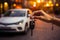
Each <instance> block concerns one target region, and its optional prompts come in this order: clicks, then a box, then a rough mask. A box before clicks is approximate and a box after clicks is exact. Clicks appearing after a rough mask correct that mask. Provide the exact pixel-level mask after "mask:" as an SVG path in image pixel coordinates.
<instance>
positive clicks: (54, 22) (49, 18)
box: [33, 11, 60, 26]
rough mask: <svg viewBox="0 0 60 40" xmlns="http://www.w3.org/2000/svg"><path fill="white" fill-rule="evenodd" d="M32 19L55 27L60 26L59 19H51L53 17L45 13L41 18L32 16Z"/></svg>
mask: <svg viewBox="0 0 60 40" xmlns="http://www.w3.org/2000/svg"><path fill="white" fill-rule="evenodd" d="M42 12H43V11H42ZM33 18H34V19H39V20H43V21H45V22H49V23H53V24H55V25H57V26H60V19H59V18H56V17H53V16H51V15H49V14H47V13H45V12H43V15H42V16H33Z"/></svg>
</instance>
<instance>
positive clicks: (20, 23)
mask: <svg viewBox="0 0 60 40" xmlns="http://www.w3.org/2000/svg"><path fill="white" fill-rule="evenodd" d="M31 13H32V11H31V10H29V9H11V10H8V11H7V12H6V13H5V14H4V17H1V18H0V32H27V29H28V28H29V26H30V25H29V24H30V17H29V15H30V14H31Z"/></svg>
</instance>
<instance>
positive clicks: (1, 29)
mask: <svg viewBox="0 0 60 40" xmlns="http://www.w3.org/2000/svg"><path fill="white" fill-rule="evenodd" d="M0 31H16V29H10V28H8V29H4V28H0Z"/></svg>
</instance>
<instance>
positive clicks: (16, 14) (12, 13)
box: [4, 10, 25, 17]
mask: <svg viewBox="0 0 60 40" xmlns="http://www.w3.org/2000/svg"><path fill="white" fill-rule="evenodd" d="M24 16H25V11H21V10H14V11H7V12H6V13H5V14H4V17H24Z"/></svg>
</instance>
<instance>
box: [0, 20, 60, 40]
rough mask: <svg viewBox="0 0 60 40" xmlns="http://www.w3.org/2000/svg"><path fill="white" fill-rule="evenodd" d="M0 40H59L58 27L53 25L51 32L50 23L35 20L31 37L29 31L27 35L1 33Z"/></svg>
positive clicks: (59, 30)
mask: <svg viewBox="0 0 60 40" xmlns="http://www.w3.org/2000/svg"><path fill="white" fill-rule="evenodd" d="M10 34H11V35H10ZM0 40H60V27H59V26H56V25H54V24H53V30H52V23H46V22H44V21H41V20H36V22H35V29H34V30H33V36H31V32H30V31H29V32H28V33H27V34H23V33H13V34H12V33H2V34H0Z"/></svg>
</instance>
